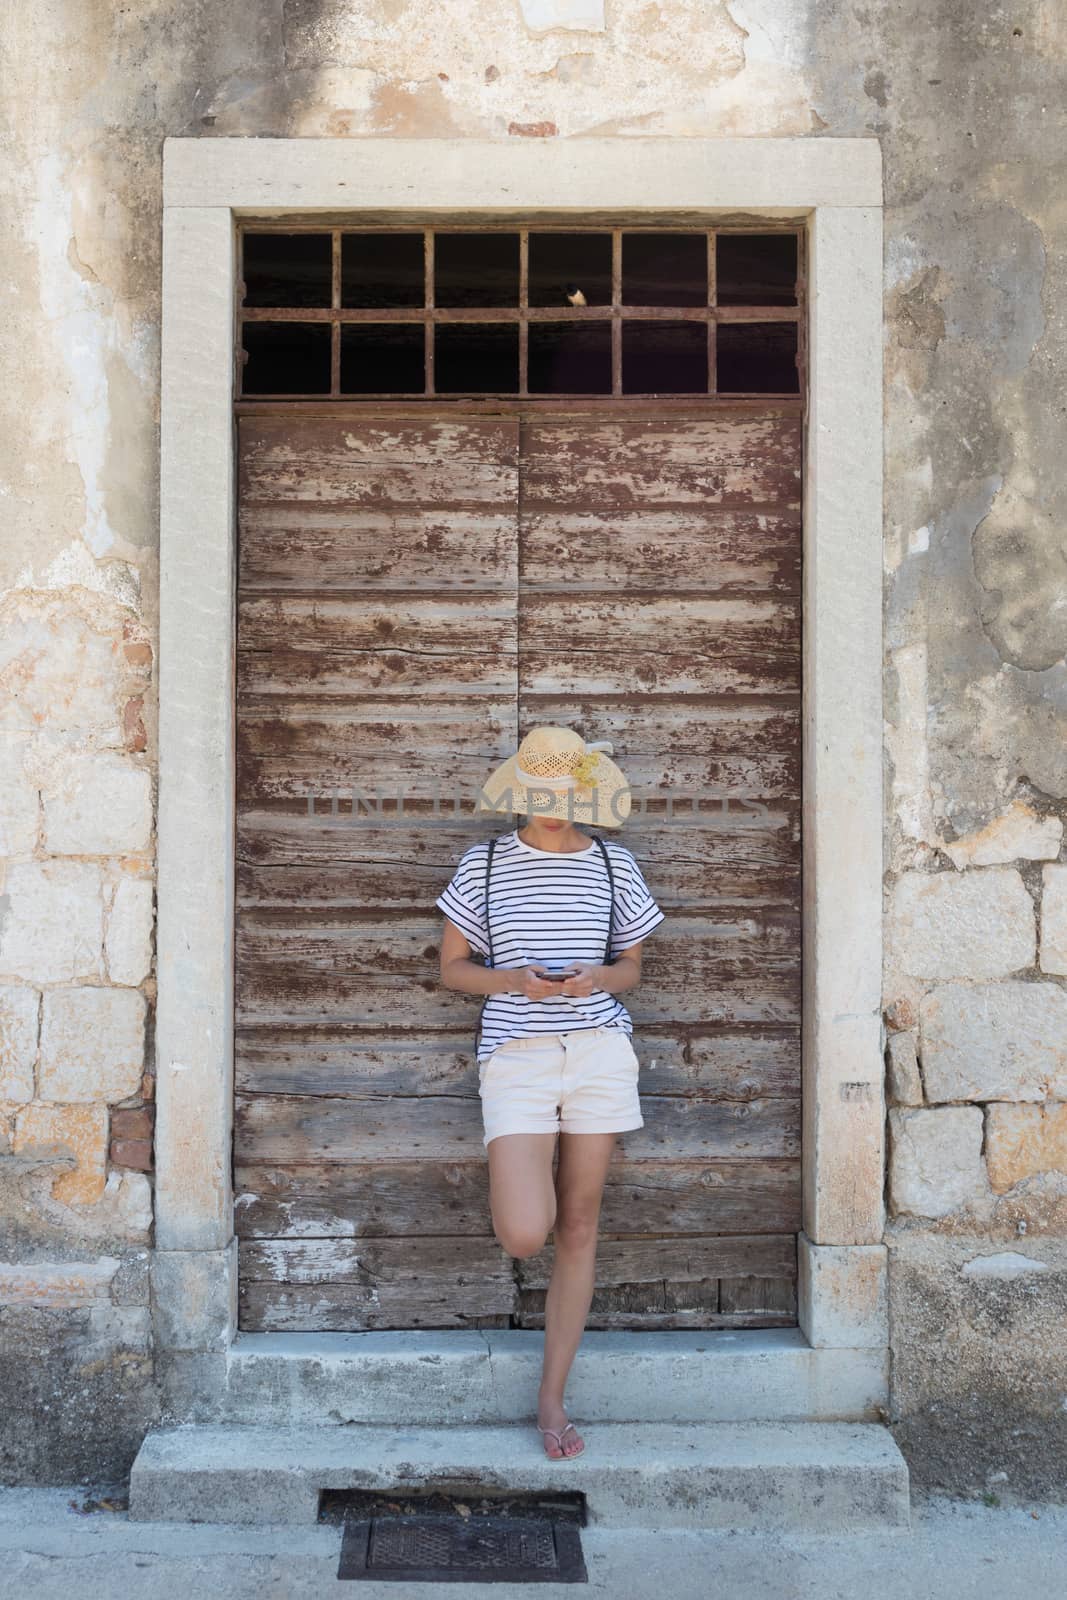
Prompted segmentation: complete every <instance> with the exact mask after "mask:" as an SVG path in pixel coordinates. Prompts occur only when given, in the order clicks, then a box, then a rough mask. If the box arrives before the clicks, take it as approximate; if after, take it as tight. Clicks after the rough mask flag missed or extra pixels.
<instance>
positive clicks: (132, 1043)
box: [38, 988, 145, 1103]
mask: <svg viewBox="0 0 1067 1600" xmlns="http://www.w3.org/2000/svg"><path fill="white" fill-rule="evenodd" d="M144 1022H145V999H144V996H143V995H142V994H141V992H140V991H139V990H138V989H104V988H96V989H53V990H51V991H50V992H49V993H47V994H46V995H45V997H44V1008H43V1016H42V1019H41V1060H40V1065H39V1067H38V1084H39V1088H40V1093H41V1095H42V1096H43V1097H44V1098H45V1099H48V1100H55V1101H62V1102H70V1101H82V1102H86V1103H89V1102H92V1101H101V1100H104V1101H108V1102H114V1101H116V1100H126V1099H128V1098H129V1097H130V1095H132V1094H136V1093H137V1091H138V1089H139V1088H140V1084H141V1074H142V1072H143V1070H144Z"/></svg>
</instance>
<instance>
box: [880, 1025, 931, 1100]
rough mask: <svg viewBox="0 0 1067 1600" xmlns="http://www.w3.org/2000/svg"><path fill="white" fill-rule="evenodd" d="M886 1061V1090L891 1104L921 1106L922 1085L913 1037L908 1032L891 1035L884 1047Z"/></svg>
mask: <svg viewBox="0 0 1067 1600" xmlns="http://www.w3.org/2000/svg"><path fill="white" fill-rule="evenodd" d="M886 1060H887V1071H886V1089H887V1091H888V1095H889V1099H890V1101H891V1102H892V1104H894V1105H898V1106H921V1105H922V1103H923V1085H922V1078H921V1077H920V1076H919V1058H918V1056H917V1055H916V1053H915V1035H914V1034H913V1033H910V1032H903V1033H891V1034H890V1035H889V1039H888V1043H887V1047H886Z"/></svg>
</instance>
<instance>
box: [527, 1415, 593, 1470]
mask: <svg viewBox="0 0 1067 1600" xmlns="http://www.w3.org/2000/svg"><path fill="white" fill-rule="evenodd" d="M568 1428H574V1423H573V1422H565V1423H564V1424H563V1426H562V1428H561V1429H560V1430H559V1432H558V1433H557V1432H556V1430H555V1428H542V1426H541V1424H540V1423H538V1424H537V1431H538V1433H539V1434H540V1435H541V1442H542V1444H543V1443H544V1436H545V1434H546V1433H550V1434H551V1435H552V1437H553V1438H554V1439H555V1441H556V1443H557V1444H558V1445H559V1449H560V1453H559V1455H558V1456H550V1455H549V1454H548V1451H547V1450H546V1451H545V1457H546V1459H547V1460H548V1461H573V1460H574V1459H575V1457H576V1456H580V1455H583V1454H584V1452H585V1443H584V1441H583V1443H582V1448H581V1450H571V1451H569V1452H568V1451H566V1450H564V1448H563V1435H564V1434H565V1433H566V1431H567V1429H568ZM574 1431H575V1433H577V1432H578V1430H577V1428H574Z"/></svg>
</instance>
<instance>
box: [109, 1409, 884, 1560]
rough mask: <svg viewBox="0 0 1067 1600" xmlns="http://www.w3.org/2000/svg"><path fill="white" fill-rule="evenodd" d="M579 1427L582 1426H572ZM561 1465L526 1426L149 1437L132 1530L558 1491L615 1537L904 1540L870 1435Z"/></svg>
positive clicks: (852, 1428) (767, 1428) (869, 1427)
mask: <svg viewBox="0 0 1067 1600" xmlns="http://www.w3.org/2000/svg"><path fill="white" fill-rule="evenodd" d="M576 1420H578V1419H576ZM583 1436H584V1437H585V1441H586V1448H585V1450H584V1452H583V1453H582V1454H581V1455H580V1456H576V1457H574V1458H572V1459H570V1460H567V1461H566V1462H562V1463H561V1462H558V1461H552V1460H550V1459H549V1458H548V1457H547V1456H545V1454H544V1452H543V1449H542V1446H541V1440H540V1436H539V1435H538V1434H537V1433H536V1432H535V1431H534V1429H533V1428H532V1427H530V1426H524V1425H520V1424H515V1423H512V1424H511V1425H510V1426H508V1427H503V1426H499V1425H498V1426H492V1425H490V1426H485V1427H471V1426H459V1427H424V1426H423V1427H420V1426H409V1425H407V1424H406V1423H404V1424H401V1425H399V1426H397V1425H394V1426H392V1427H388V1428H379V1427H373V1426H369V1425H362V1426H354V1427H349V1428H338V1427H325V1428H323V1427H319V1428H315V1427H290V1428H262V1427H258V1428H257V1427H233V1426H230V1427H186V1428H163V1429H155V1430H153V1431H152V1432H150V1433H149V1434H148V1436H147V1437H146V1439H145V1441H144V1443H143V1445H142V1446H141V1450H140V1452H139V1454H138V1456H137V1459H136V1461H135V1462H134V1465H133V1470H132V1473H131V1478H130V1516H131V1518H132V1519H134V1520H136V1521H169V1522H175V1521H192V1522H239V1523H275V1524H277V1523H305V1524H307V1523H314V1522H315V1520H316V1518H317V1515H318V1506H319V1495H320V1493H321V1492H322V1491H323V1490H331V1489H332V1490H338V1489H341V1490H343V1489H357V1488H364V1489H373V1490H376V1491H391V1492H394V1493H403V1492H407V1493H414V1492H418V1491H419V1489H420V1488H421V1489H422V1490H424V1491H429V1490H434V1491H438V1492H442V1493H447V1494H456V1495H460V1496H465V1495H471V1496H477V1495H479V1494H486V1495H491V1494H493V1493H494V1492H496V1493H498V1494H502V1493H516V1492H529V1491H537V1490H545V1489H554V1488H558V1487H559V1486H560V1485H561V1484H565V1486H566V1487H567V1489H569V1490H577V1491H579V1492H580V1493H582V1494H584V1495H585V1497H586V1512H587V1516H588V1519H589V1521H590V1522H592V1523H598V1524H603V1525H606V1526H614V1527H629V1528H633V1527H661V1528H664V1527H676V1528H683V1527H684V1528H738V1529H742V1528H743V1529H763V1530H780V1531H785V1530H794V1531H803V1530H808V1531H812V1530H816V1529H817V1530H818V1531H819V1532H820V1533H829V1532H836V1533H845V1532H848V1533H860V1532H867V1531H870V1530H872V1529H879V1530H885V1529H894V1528H896V1529H901V1530H904V1529H907V1528H908V1526H909V1521H910V1509H909V1496H908V1471H907V1466H906V1464H905V1461H904V1458H903V1456H902V1455H901V1453H900V1451H899V1449H898V1447H897V1445H896V1443H895V1442H894V1440H893V1437H892V1435H891V1434H890V1432H889V1430H888V1429H887V1428H884V1427H880V1426H878V1425H877V1424H871V1423H721V1424H708V1423H681V1424H679V1423H648V1424H646V1425H645V1426H643V1427H642V1428H640V1429H634V1428H633V1427H632V1426H631V1425H629V1424H619V1423H610V1422H600V1423H596V1424H591V1425H590V1424H586V1425H585V1426H584V1427H583Z"/></svg>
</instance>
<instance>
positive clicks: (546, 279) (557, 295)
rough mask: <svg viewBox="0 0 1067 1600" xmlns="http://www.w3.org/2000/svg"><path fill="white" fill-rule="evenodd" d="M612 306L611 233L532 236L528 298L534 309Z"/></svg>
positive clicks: (540, 234) (528, 268)
mask: <svg viewBox="0 0 1067 1600" xmlns="http://www.w3.org/2000/svg"><path fill="white" fill-rule="evenodd" d="M575 291H578V292H579V293H580V294H581V295H582V296H583V298H584V303H585V304H586V305H587V306H610V304H611V235H610V233H531V235H530V251H529V257H528V266H527V298H528V300H529V303H530V305H532V306H566V305H581V304H582V303H583V302H582V300H580V299H576V298H574V296H575Z"/></svg>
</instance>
